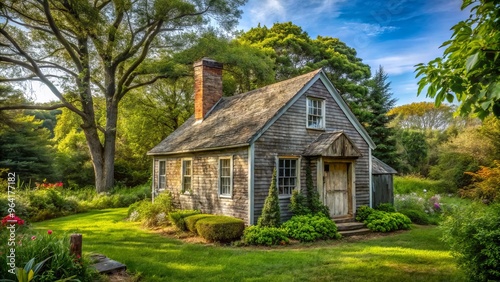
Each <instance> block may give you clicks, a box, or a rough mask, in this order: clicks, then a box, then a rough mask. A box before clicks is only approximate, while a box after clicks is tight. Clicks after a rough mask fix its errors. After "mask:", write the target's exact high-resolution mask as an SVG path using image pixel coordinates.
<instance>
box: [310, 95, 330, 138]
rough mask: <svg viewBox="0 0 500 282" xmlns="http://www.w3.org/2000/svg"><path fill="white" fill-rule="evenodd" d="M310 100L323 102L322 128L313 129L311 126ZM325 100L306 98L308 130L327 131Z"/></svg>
mask: <svg viewBox="0 0 500 282" xmlns="http://www.w3.org/2000/svg"><path fill="white" fill-rule="evenodd" d="M309 100H314V101H319V102H321V126H320V127H311V126H309ZM325 104H326V102H325V99H323V98H316V97H309V96H308V97H306V128H308V129H316V130H325V129H326V111H325V110H326V107H325Z"/></svg>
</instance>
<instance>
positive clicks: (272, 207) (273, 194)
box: [257, 168, 281, 227]
mask: <svg viewBox="0 0 500 282" xmlns="http://www.w3.org/2000/svg"><path fill="white" fill-rule="evenodd" d="M280 224H281V213H280V203H279V198H278V189H277V187H276V168H274V170H273V177H272V180H271V185H270V186H269V194H268V195H267V197H266V201H265V202H264V207H263V208H262V214H261V215H260V217H259V219H258V221H257V225H258V226H262V227H264V226H267V227H279V226H280Z"/></svg>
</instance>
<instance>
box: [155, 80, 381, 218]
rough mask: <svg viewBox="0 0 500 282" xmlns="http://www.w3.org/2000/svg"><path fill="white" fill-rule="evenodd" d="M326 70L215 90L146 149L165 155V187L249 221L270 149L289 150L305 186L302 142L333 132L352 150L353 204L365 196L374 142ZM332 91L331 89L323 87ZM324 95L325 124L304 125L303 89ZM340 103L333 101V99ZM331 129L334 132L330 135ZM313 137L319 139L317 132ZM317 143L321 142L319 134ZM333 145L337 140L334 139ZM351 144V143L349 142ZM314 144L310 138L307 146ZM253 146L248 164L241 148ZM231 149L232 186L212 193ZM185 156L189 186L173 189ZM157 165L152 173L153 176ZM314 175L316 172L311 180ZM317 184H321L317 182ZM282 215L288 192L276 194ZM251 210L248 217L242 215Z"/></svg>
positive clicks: (193, 204) (180, 200)
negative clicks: (199, 113) (240, 90)
mask: <svg viewBox="0 0 500 282" xmlns="http://www.w3.org/2000/svg"><path fill="white" fill-rule="evenodd" d="M323 80H325V81H326V80H327V78H326V75H325V74H324V72H322V71H321V70H317V71H314V72H311V73H308V74H305V75H302V76H299V77H296V78H293V79H289V80H286V81H283V82H279V83H276V84H273V85H270V86H267V87H263V88H260V89H257V90H254V91H251V92H248V93H244V94H240V95H236V96H233V97H223V98H222V99H221V100H220V101H219V102H218V103H217V104H216V105H215V106H214V107H213V108H212V110H211V111H210V112H209V113H208V115H207V116H206V117H205V118H204V119H203V121H202V122H196V121H195V120H194V118H193V117H191V118H190V119H188V120H187V121H186V122H185V123H184V124H183V125H182V126H181V127H180V128H179V129H177V130H176V131H175V132H173V133H172V134H170V135H169V136H168V137H167V138H166V139H165V140H163V141H162V142H161V143H160V144H158V145H157V146H156V147H154V148H153V149H152V150H151V151H149V152H148V155H152V156H154V159H155V160H157V159H166V160H167V176H166V178H167V190H169V191H171V192H172V193H173V195H174V200H175V201H176V203H177V204H178V205H180V206H181V207H182V208H185V209H187V208H198V209H202V210H203V211H204V212H211V213H222V214H227V215H232V216H236V217H239V218H242V219H244V220H245V221H247V223H250V224H253V223H255V222H256V221H257V219H258V217H259V215H260V213H261V210H262V207H263V205H264V201H265V198H266V196H267V193H268V189H269V185H270V182H271V177H272V171H273V168H274V167H275V166H276V160H277V157H280V156H281V157H296V158H298V159H299V164H300V166H301V167H300V188H301V189H302V190H303V191H304V190H305V186H306V184H305V182H306V179H305V166H306V164H307V161H306V159H307V158H309V157H307V158H306V157H304V156H303V154H304V150H306V148H309V147H310V146H311V143H313V142H314V141H315V140H316V141H318V140H320V139H321V137H320V136H321V135H323V134H325V135H323V137H325V138H327V139H328V138H333V139H334V140H333V145H335V142H337V141H335V140H336V139H335V138H334V137H337V138H344V139H342V141H341V142H342V144H346V145H347V146H348V147H349V146H350V147H349V148H348V149H349V150H348V151H349V153H348V155H351V156H350V159H351V160H352V159H353V158H354V157H357V158H355V167H356V176H355V177H356V182H355V183H356V184H355V185H356V197H357V199H356V205H357V206H360V205H369V204H370V193H369V192H370V183H369V182H370V169H369V157H370V155H371V154H370V148H374V147H375V146H374V144H373V141H372V140H371V139H370V137H369V136H368V134H367V133H366V131H365V130H364V128H362V126H361V125H360V124H359V122H358V121H357V120H356V118H355V117H354V115H353V114H352V112H351V111H350V110H349V109H348V107H347V105H346V104H345V102H344V101H343V100H342V98H341V97H340V95H338V93H336V90H335V89H334V88H333V86H332V85H331V83H330V82H329V81H326V82H325V83H326V85H325V84H324V83H323ZM330 91H331V92H334V93H333V95H334V97H335V98H333V97H332V94H331V92H330ZM307 96H311V97H315V98H321V99H324V100H325V101H326V120H325V123H326V124H325V125H326V128H325V130H314V129H307V128H306V119H307V115H306V97H307ZM339 104H340V105H339ZM333 132H342V134H340V135H338V136H333V135H332V133H333ZM318 138H319V139H318ZM320 143H321V144H322V145H326V144H328V142H326V141H325V142H320ZM337 145H338V144H337ZM351 145H352V146H351ZM312 147H314V146H312ZM252 148H253V158H252V159H253V166H251V165H249V160H248V158H249V155H248V154H249V152H252ZM228 154H230V155H233V156H234V178H233V183H234V192H233V197H232V198H231V199H223V198H220V197H218V193H217V192H218V158H219V157H220V156H222V155H228ZM184 157H191V158H192V159H193V194H192V195H183V194H181V160H182V158H184ZM310 159H311V166H312V174H313V182H314V184H315V185H316V182H317V181H316V180H317V179H316V171H317V169H316V166H317V161H318V157H310ZM249 168H253V171H254V173H253V176H254V177H253V191H254V193H253V203H254V205H253V209H254V212H253V217H252V216H249V214H248V211H249V209H250V208H251V207H249V203H250V202H251V201H250V200H249V190H248V189H249V188H250V189H251V187H252V185H251V184H249V182H248V181H249V178H250V177H249V175H248V173H249ZM157 175H158V172H157V167H156V166H155V169H154V178H155V179H157ZM318 181H319V180H318ZM319 188H322V187H319ZM280 203H281V207H282V215H283V217H284V218H288V217H289V216H290V215H291V214H290V213H289V211H288V204H289V197H283V198H282V199H281V200H280ZM250 218H253V222H248V221H249V219H250Z"/></svg>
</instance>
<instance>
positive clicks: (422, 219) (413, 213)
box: [399, 210, 431, 225]
mask: <svg viewBox="0 0 500 282" xmlns="http://www.w3.org/2000/svg"><path fill="white" fill-rule="evenodd" d="M399 212H400V213H402V214H404V215H406V216H407V217H408V218H409V219H410V220H411V222H413V223H415V224H421V225H428V224H431V222H430V220H429V216H428V215H427V214H426V213H425V212H423V211H421V210H401V211H399Z"/></svg>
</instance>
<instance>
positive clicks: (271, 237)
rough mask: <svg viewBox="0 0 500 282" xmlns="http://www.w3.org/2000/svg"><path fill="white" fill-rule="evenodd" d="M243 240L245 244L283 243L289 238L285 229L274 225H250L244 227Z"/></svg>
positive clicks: (270, 244)
mask: <svg viewBox="0 0 500 282" xmlns="http://www.w3.org/2000/svg"><path fill="white" fill-rule="evenodd" d="M243 242H244V243H245V244H247V245H264V246H272V245H280V244H281V245H285V244H288V242H289V240H288V237H287V234H286V231H285V230H283V229H281V228H276V227H261V226H257V225H254V226H250V227H248V228H247V229H245V232H244V234H243Z"/></svg>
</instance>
